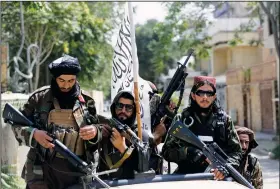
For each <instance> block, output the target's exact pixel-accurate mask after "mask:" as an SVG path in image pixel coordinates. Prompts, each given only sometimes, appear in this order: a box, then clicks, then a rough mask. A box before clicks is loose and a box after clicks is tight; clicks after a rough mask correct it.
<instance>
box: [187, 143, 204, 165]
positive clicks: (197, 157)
mask: <svg viewBox="0 0 280 189" xmlns="http://www.w3.org/2000/svg"><path fill="white" fill-rule="evenodd" d="M187 158H188V159H190V160H191V161H192V162H194V163H198V164H202V163H204V162H205V160H206V156H205V155H204V154H203V153H202V151H201V150H199V149H197V148H194V147H188V148H187Z"/></svg>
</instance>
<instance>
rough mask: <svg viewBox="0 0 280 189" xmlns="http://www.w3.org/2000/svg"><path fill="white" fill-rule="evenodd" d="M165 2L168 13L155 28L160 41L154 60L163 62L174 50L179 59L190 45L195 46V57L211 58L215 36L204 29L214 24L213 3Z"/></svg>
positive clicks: (155, 45) (174, 55) (154, 47)
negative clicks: (209, 51)
mask: <svg viewBox="0 0 280 189" xmlns="http://www.w3.org/2000/svg"><path fill="white" fill-rule="evenodd" d="M163 5H164V6H166V7H167V9H168V15H167V16H166V17H165V20H164V22H160V23H158V24H157V26H156V27H155V32H156V33H157V35H158V38H159V40H158V42H155V43H154V44H153V45H152V47H151V49H153V51H154V52H155V54H158V56H157V57H155V58H154V61H155V62H160V60H161V59H162V58H163V57H165V56H168V54H169V52H170V51H171V52H172V53H173V57H174V58H175V59H176V60H178V59H180V58H181V57H182V56H186V52H187V51H188V49H190V48H194V49H195V55H194V57H195V58H196V57H199V58H206V57H208V56H209V54H208V50H209V49H210V48H211V47H210V46H209V45H207V41H209V40H210V39H211V38H210V37H209V36H207V34H206V33H205V31H204V29H205V28H206V27H207V26H209V25H210V24H211V22H210V21H209V20H208V18H207V12H209V10H210V8H211V6H212V5H211V4H210V3H208V2H198V3H197V2H166V3H163Z"/></svg>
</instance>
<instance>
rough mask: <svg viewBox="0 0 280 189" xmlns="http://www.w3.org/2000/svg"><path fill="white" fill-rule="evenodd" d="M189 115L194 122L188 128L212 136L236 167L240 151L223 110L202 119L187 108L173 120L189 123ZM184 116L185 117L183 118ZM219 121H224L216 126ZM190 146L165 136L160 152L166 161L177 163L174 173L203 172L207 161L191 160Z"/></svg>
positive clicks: (231, 124) (192, 157) (229, 121)
mask: <svg viewBox="0 0 280 189" xmlns="http://www.w3.org/2000/svg"><path fill="white" fill-rule="evenodd" d="M189 116H192V118H193V119H194V123H193V125H191V126H189V129H190V130H191V131H192V132H193V133H194V134H195V135H197V136H198V135H204V134H203V133H204V132H205V135H206V136H212V137H213V141H214V142H216V143H217V144H218V145H219V146H220V147H221V148H222V149H223V150H224V152H225V153H226V154H227V155H228V156H229V159H228V162H230V163H231V165H232V166H234V167H238V166H239V160H240V159H241V153H242V151H241V146H240V144H239V140H238V137H237V134H236V131H235V129H234V126H233V122H232V121H231V119H230V117H229V116H228V115H227V114H226V113H225V112H224V111H220V112H219V114H217V113H210V115H209V117H208V118H207V119H206V120H204V121H202V120H201V118H200V117H199V116H198V115H197V114H196V113H195V112H189V111H188V108H187V109H185V110H184V111H183V112H182V115H177V116H176V117H175V118H174V120H178V119H179V120H180V121H182V122H185V123H186V122H187V123H189V122H188V121H186V120H188V117H189ZM185 118H187V119H186V120H185ZM220 119H223V121H222V120H220ZM221 121H222V122H224V124H223V126H221V125H220V126H218V125H217V123H218V122H221ZM187 123H186V124H187ZM202 123H203V124H202ZM206 133H207V134H206ZM190 147H192V148H194V147H193V146H192V145H190V144H189V143H187V142H184V141H182V140H180V139H177V138H175V137H173V136H170V135H169V136H168V137H167V138H166V141H165V143H164V145H163V148H162V154H163V157H164V159H166V160H167V161H170V162H175V163H177V164H178V168H177V170H176V173H182V174H187V173H199V172H204V171H205V169H206V168H207V166H208V163H206V162H205V161H202V162H201V161H193V159H194V156H192V155H189V153H188V149H189V148H190Z"/></svg>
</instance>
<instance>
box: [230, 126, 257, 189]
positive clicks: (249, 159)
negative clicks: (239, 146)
mask: <svg viewBox="0 0 280 189" xmlns="http://www.w3.org/2000/svg"><path fill="white" fill-rule="evenodd" d="M235 128H236V131H237V134H238V135H240V134H247V135H248V136H249V140H250V142H249V148H248V150H247V151H246V153H244V154H243V158H242V159H241V163H240V166H239V167H238V169H237V170H238V171H239V172H240V174H242V175H243V176H244V178H246V179H247V180H248V181H249V182H250V183H251V184H252V185H253V186H254V187H255V188H256V189H262V188H263V177H262V169H261V165H260V162H259V160H258V158H256V157H254V156H252V155H251V154H250V152H251V150H252V149H253V148H256V147H257V146H258V143H257V142H256V140H255V135H254V132H253V131H252V130H251V129H248V128H246V127H240V126H235Z"/></svg>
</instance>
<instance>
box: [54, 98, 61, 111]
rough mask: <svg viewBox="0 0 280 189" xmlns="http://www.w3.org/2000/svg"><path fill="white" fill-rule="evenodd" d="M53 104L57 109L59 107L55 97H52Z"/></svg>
mask: <svg viewBox="0 0 280 189" xmlns="http://www.w3.org/2000/svg"><path fill="white" fill-rule="evenodd" d="M53 105H54V108H55V109H57V110H60V109H61V108H60V106H59V103H58V100H57V98H53Z"/></svg>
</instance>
